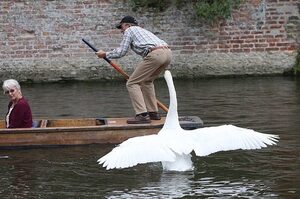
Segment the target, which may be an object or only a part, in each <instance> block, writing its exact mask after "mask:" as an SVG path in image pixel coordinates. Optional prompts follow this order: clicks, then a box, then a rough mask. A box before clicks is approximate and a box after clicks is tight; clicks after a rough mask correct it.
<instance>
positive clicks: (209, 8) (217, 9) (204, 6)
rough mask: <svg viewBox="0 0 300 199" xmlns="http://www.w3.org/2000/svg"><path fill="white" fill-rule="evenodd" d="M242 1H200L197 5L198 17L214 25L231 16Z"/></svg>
mask: <svg viewBox="0 0 300 199" xmlns="http://www.w3.org/2000/svg"><path fill="white" fill-rule="evenodd" d="M240 3H241V0H198V1H197V3H196V7H195V8H196V13H197V15H198V16H199V17H200V18H202V19H204V20H206V21H207V22H208V23H210V24H212V23H214V22H216V21H219V20H224V19H227V18H228V17H230V16H231V12H232V9H233V8H237V7H238V6H239V5H240Z"/></svg>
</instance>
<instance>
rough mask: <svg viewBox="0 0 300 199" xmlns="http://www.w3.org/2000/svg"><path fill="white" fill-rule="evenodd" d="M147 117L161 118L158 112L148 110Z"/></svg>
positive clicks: (152, 118)
mask: <svg viewBox="0 0 300 199" xmlns="http://www.w3.org/2000/svg"><path fill="white" fill-rule="evenodd" d="M149 117H150V119H151V120H160V119H161V117H160V115H159V113H158V112H149Z"/></svg>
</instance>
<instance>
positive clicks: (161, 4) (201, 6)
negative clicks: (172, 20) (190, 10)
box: [130, 0, 241, 24]
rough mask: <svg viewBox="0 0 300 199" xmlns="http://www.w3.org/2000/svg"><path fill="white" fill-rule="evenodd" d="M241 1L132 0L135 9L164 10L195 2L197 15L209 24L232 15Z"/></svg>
mask: <svg viewBox="0 0 300 199" xmlns="http://www.w3.org/2000/svg"><path fill="white" fill-rule="evenodd" d="M240 3H241V0H130V4H131V5H132V9H133V11H137V10H138V9H140V8H145V9H147V8H154V9H157V10H158V11H164V10H165V9H167V8H168V7H169V6H170V5H172V4H174V5H176V7H177V8H178V9H180V8H182V7H184V6H185V5H188V4H193V6H194V8H195V12H196V14H197V16H198V17H199V18H201V19H202V20H203V21H205V22H207V23H209V24H213V23H214V22H216V21H218V20H223V19H227V18H228V17H230V16H231V12H232V9H233V8H237V7H238V6H239V5H240Z"/></svg>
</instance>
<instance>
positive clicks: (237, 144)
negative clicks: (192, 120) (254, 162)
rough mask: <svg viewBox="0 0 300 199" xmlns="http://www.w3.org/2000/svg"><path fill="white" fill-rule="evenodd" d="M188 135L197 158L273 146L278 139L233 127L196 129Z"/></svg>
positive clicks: (275, 136)
mask: <svg viewBox="0 0 300 199" xmlns="http://www.w3.org/2000/svg"><path fill="white" fill-rule="evenodd" d="M187 133H188V132H187ZM190 134H191V135H190V136H191V137H192V139H193V140H194V151H195V153H196V155H198V156H206V155H209V154H211V153H215V152H218V151H229V150H236V149H243V150H249V149H260V148H262V147H266V146H267V145H275V144H276V142H277V141H278V139H279V137H278V136H277V135H271V134H264V133H259V132H256V131H254V130H251V129H246V128H240V127H236V126H233V125H222V126H217V127H207V128H202V129H196V130H193V131H191V132H190Z"/></svg>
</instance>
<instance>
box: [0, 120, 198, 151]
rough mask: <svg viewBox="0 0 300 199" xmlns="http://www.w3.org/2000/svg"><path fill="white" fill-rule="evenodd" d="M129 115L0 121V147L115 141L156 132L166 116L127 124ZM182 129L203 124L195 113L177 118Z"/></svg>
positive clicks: (112, 142) (114, 142)
mask: <svg viewBox="0 0 300 199" xmlns="http://www.w3.org/2000/svg"><path fill="white" fill-rule="evenodd" d="M127 119H128V118H79V119H39V120H34V127H33V128H17V129H7V128H5V122H4V120H0V148H1V149H6V148H20V147H21V148H24V147H25V148H27V147H47V146H68V145H86V144H118V143H121V142H123V141H125V140H127V139H128V138H131V137H135V136H142V135H150V134H155V133H158V132H159V130H160V129H161V128H162V126H163V124H164V121H165V117H162V119H161V120H153V121H151V123H150V124H127V123H126V121H127ZM179 121H180V125H181V127H182V128H184V129H196V128H201V127H202V126H203V122H202V120H201V119H200V118H199V117H197V116H184V117H179Z"/></svg>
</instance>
